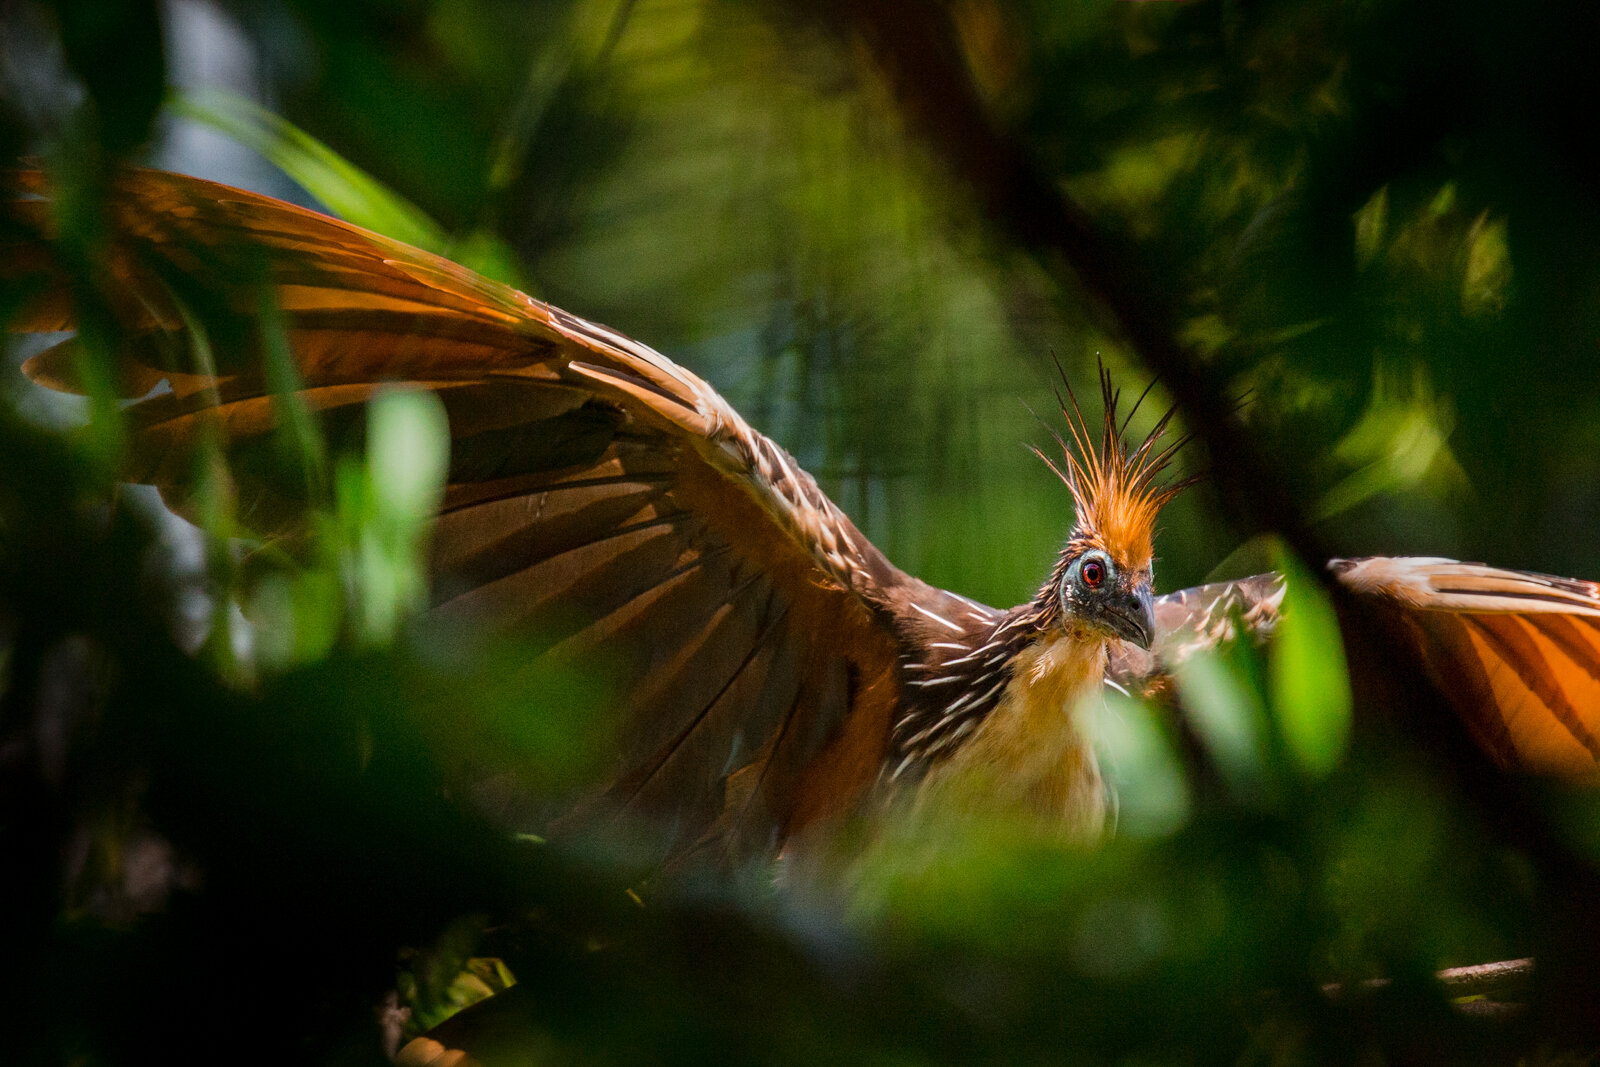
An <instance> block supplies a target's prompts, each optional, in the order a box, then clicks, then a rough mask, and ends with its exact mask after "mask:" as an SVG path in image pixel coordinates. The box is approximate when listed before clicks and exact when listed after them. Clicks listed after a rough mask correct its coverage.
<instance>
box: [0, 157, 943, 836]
mask: <svg viewBox="0 0 1600 1067" xmlns="http://www.w3.org/2000/svg"><path fill="white" fill-rule="evenodd" d="M21 180H22V183H23V185H24V186H25V190H26V192H27V193H28V194H30V198H27V199H19V200H16V201H14V202H13V203H12V204H11V214H12V220H11V221H12V222H13V223H17V224H20V225H21V226H23V227H24V228H25V229H27V230H29V231H31V232H32V234H33V236H32V237H30V238H27V239H25V240H23V241H22V242H21V243H20V245H15V246H12V247H11V248H9V249H8V260H7V263H6V264H4V265H0V271H3V272H4V273H6V274H9V275H12V276H16V275H20V274H30V275H37V278H38V280H39V283H40V284H39V285H38V287H37V289H36V290H35V297H36V298H35V299H34V300H33V301H32V302H31V303H30V304H29V305H28V306H27V307H26V308H24V309H23V311H22V312H21V313H20V315H19V316H18V318H17V319H15V320H14V321H13V322H12V323H11V327H12V328H13V329H21V330H30V331H65V330H71V329H73V328H75V327H76V326H77V325H79V312H78V310H77V309H78V308H79V307H80V306H81V305H79V304H78V303H77V302H75V301H74V300H73V299H71V298H70V297H69V293H68V283H67V280H66V274H65V272H64V271H62V270H61V269H60V268H59V266H58V265H57V263H56V262H55V261H54V260H53V258H52V255H53V253H52V246H51V242H50V237H51V234H50V229H51V227H50V220H49V211H48V204H47V203H46V202H45V200H44V197H45V196H46V195H47V190H45V189H44V188H43V184H42V181H41V179H40V178H39V177H38V176H36V175H33V176H27V175H25V176H23V177H22V179H21ZM106 207H107V211H108V213H109V220H108V221H109V227H108V232H109V235H110V242H111V243H110V247H109V248H108V249H107V252H106V263H107V264H108V266H109V271H108V272H107V284H105V285H103V286H102V287H101V288H100V291H99V293H98V303H97V304H96V305H95V306H97V307H98V308H100V309H102V310H104V309H109V313H110V314H111V315H112V316H113V317H114V318H115V319H116V320H117V325H118V330H117V334H118V336H119V338H120V339H121V343H122V345H123V347H122V349H121V350H120V351H119V352H118V354H117V355H118V360H117V363H118V366H117V369H116V373H117V381H116V383H115V384H116V386H117V387H118V388H119V389H120V391H121V392H122V393H123V394H124V395H126V396H128V397H130V398H131V397H143V398H144V399H142V400H140V401H139V402H138V403H136V404H134V405H133V406H132V407H131V408H130V409H129V411H128V418H129V422H130V425H131V427H132V430H133V433H132V444H131V449H130V451H131V453H132V460H131V469H130V471H129V476H130V480H139V481H148V482H153V483H155V484H157V485H159V486H161V487H162V491H163V494H164V495H165V496H166V498H167V499H168V500H169V502H170V503H172V504H173V505H174V506H175V507H177V508H178V509H180V510H182V509H183V507H184V506H185V503H186V493H187V490H188V485H189V479H190V478H191V472H192V469H193V448H194V446H195V444H196V442H197V441H198V440H199V439H200V438H201V437H202V435H206V434H211V435H218V436H220V437H221V438H222V439H223V441H224V442H225V447H226V449H227V451H228V454H229V456H230V461H231V463H232V464H233V466H234V469H235V473H236V476H237V477H238V478H239V481H240V489H241V503H242V509H243V511H244V513H245V514H246V517H247V520H248V521H251V522H252V523H253V524H254V525H255V527H256V528H257V529H268V528H274V527H278V526H280V525H281V524H282V522H283V520H284V519H285V517H286V516H288V515H290V514H292V513H293V511H294V505H295V503H296V501H295V488H296V487H295V486H293V485H286V484H285V481H284V478H283V477H282V476H281V472H280V473H277V474H274V473H273V469H272V464H271V463H269V462H267V458H268V453H269V452H270V445H271V431H273V429H274V428H275V427H276V425H277V423H278V416H279V413H280V410H281V407H282V405H281V403H280V401H279V398H277V397H275V396H274V390H273V388H272V386H273V385H274V384H275V379H273V377H272V374H271V373H269V371H268V370H267V369H264V368H266V367H267V365H268V362H269V361H265V360H263V358H262V355H261V353H262V351H263V350H265V349H269V348H270V345H271V344H272V338H273V334H272V331H271V330H270V329H265V330H264V329H263V326H262V322H263V315H264V314H266V315H268V316H270V315H271V314H273V312H274V309H277V311H279V312H281V322H282V327H281V330H280V332H279V333H278V334H277V336H278V337H281V338H286V339H287V342H288V348H289V350H290V353H291V354H292V362H293V367H294V370H295V371H296V372H297V375H298V382H297V383H296V385H295V389H296V390H297V391H298V395H299V397H300V399H301V400H302V401H303V402H304V404H305V405H306V406H307V407H308V408H309V409H310V410H311V411H312V412H314V413H315V414H316V416H317V417H318V418H319V419H320V420H321V421H322V423H323V425H324V427H325V429H327V430H328V431H329V432H330V433H336V432H339V429H340V427H341V426H343V425H344V424H345V423H351V424H356V423H358V421H359V419H360V417H361V412H362V410H363V405H364V402H365V401H366V400H367V399H368V398H369V397H371V396H372V394H373V393H374V391H375V390H376V389H378V388H380V387H381V386H382V385H383V384H386V383H399V384H401V385H402V386H405V385H409V386H412V387H418V388H425V389H428V390H431V391H433V392H434V393H435V394H436V395H437V396H438V397H439V398H440V400H441V401H442V402H443V404H444V407H445V409H446V410H447V412H448V415H449V419H450V430H451V436H452V455H451V463H450V474H449V483H448V488H447V495H446V498H445V502H444V506H443V513H442V515H441V516H440V519H439V522H438V525H437V529H436V531H435V536H434V540H433V565H434V574H435V597H436V600H437V606H436V610H437V611H438V612H440V613H442V614H443V615H445V616H449V617H459V618H461V619H463V620H472V621H474V622H477V623H482V624H488V625H491V626H498V627H520V628H521V630H522V632H526V633H528V634H532V635H538V639H539V641H540V642H541V644H540V646H539V647H540V650H541V654H548V655H552V656H562V657H569V656H580V655H581V654H582V653H583V652H584V651H585V650H588V649H592V648H594V647H596V646H599V645H601V644H604V646H605V648H606V651H607V654H608V656H609V657H612V659H610V660H608V662H614V663H616V667H615V671H616V677H615V679H614V681H615V682H616V683H617V684H616V689H617V690H618V691H619V692H621V693H622V694H623V699H622V703H623V708H622V714H623V716H624V718H623V720H622V722H621V725H620V728H619V729H618V730H617V731H616V736H617V737H618V738H619V740H620V744H619V747H618V753H617V760H616V763H615V765H614V767H613V768H612V774H611V777H610V779H609V781H608V782H607V784H606V786H605V788H604V789H603V790H602V791H601V793H600V797H601V800H600V802H599V804H598V805H597V807H598V808H600V809H603V810H607V811H639V812H647V813H648V812H655V813H664V812H670V813H671V815H672V817H673V819H674V825H675V826H676V837H675V845H676V847H677V848H678V849H680V850H682V849H685V848H689V847H693V846H695V845H696V844H698V843H701V842H710V841H716V842H720V843H722V844H725V845H728V846H730V847H731V848H732V849H734V850H737V851H742V850H744V849H747V848H766V847H770V845H771V844H772V843H773V841H774V840H775V839H779V838H781V836H782V835H783V834H785V833H786V832H788V831H790V830H792V829H793V828H794V827H795V826H796V825H797V824H798V823H799V822H802V821H805V820H806V819H809V818H811V817H813V816H816V815H819V814H823V813H824V812H825V811H826V809H828V808H829V807H830V806H839V807H843V806H845V805H847V804H848V803H849V802H850V801H851V800H852V799H853V798H854V797H855V796H856V795H857V794H858V793H859V792H860V790H861V789H863V788H865V787H866V786H867V785H869V784H870V783H871V782H872V780H873V777H874V775H875V774H876V771H877V767H878V764H879V763H880V762H881V760H882V758H883V751H884V746H885V745H886V744H887V741H888V737H889V730H890V716H891V713H892V707H893V694H894V692H895V679H894V671H895V657H896V645H895V641H894V637H893V634H892V632H891V630H890V628H889V624H888V623H887V622H886V621H885V619H884V616H883V614H882V611H881V606H882V604H883V602H884V600H885V598H886V597H887V596H888V595H889V592H890V590H891V589H897V588H901V587H902V586H905V585H907V583H909V585H910V586H918V585H920V583H914V582H911V580H910V579H908V578H906V577H905V576H904V575H902V574H901V573H900V572H899V571H897V570H895V568H894V567H892V566H891V565H890V564H889V563H888V561H887V560H886V559H885V558H884V557H883V556H882V555H881V554H880V553H879V552H878V551H877V550H876V549H875V548H874V547H873V546H872V545H871V544H869V543H868V542H867V541H866V540H865V539H864V538H863V537H862V536H861V534H860V533H859V532H858V531H857V530H856V529H855V527H854V526H853V525H852V524H851V523H850V521H849V520H848V519H847V518H846V517H845V516H844V515H843V514H842V513H840V512H839V510H838V509H837V508H836V507H835V506H834V505H833V504H832V502H831V501H829V500H828V499H827V497H826V496H824V495H823V494H822V492H821V491H820V490H819V489H818V487H817V485H816V483H815V481H813V479H812V478H811V477H810V476H809V475H808V474H806V473H805V472H804V471H802V470H800V469H799V468H798V467H797V466H796V464H795V463H794V461H793V460H792V459H791V458H790V457H789V456H788V455H787V454H786V453H784V451H783V450H782V449H780V448H779V447H777V446H776V445H775V444H773V443H772V442H771V441H769V440H768V439H766V438H765V437H763V436H761V435H760V434H758V433H756V432H755V431H754V430H752V429H751V428H750V427H749V426H748V425H747V424H746V423H745V422H744V421H743V419H741V418H740V417H739V415H738V414H737V413H736V412H734V411H733V410H732V409H731V408H730V407H729V406H728V405H727V403H726V402H724V401H723V400H722V398H721V397H719V396H718V395H717V394H716V393H715V392H714V391H713V390H712V389H711V388H710V386H708V385H707V384H706V383H705V382H703V381H701V380H700V379H699V378H697V377H695V376H694V375H693V374H690V373H689V372H687V371H685V370H684V369H682V368H681V367H678V366H676V365H675V364H673V363H672V362H671V361H670V360H668V359H666V358H665V357H663V356H661V355H659V354H658V353H656V352H654V351H652V350H651V349H649V348H646V347H645V346H643V345H640V344H638V343H636V342H634V341H631V340H629V339H627V338H625V337H622V336H620V335H618V334H616V333H614V332H612V331H610V330H608V329H606V328H604V327H601V326H597V325H594V324H592V323H588V322H585V321H583V320H582V319H579V318H576V317H574V316H571V315H568V314H566V313H565V312H562V311H560V310H559V309H557V308H553V307H550V306H549V305H546V304H543V303H541V302H539V301H537V300H534V299H532V298H530V297H528V296H526V295H524V294H522V293H520V292H517V291H516V290H513V289H511V288H509V287H507V286H504V285H500V284H498V283H495V282H492V281H489V280H487V279H484V278H482V277H480V276H478V275H476V274H474V273H472V272H470V271H468V270H466V269H464V268H462V267H460V266H457V265H456V264H453V263H451V262H449V261H447V260H445V259H442V258H440V257H437V256H434V255H431V254H428V253H425V252H422V251H419V250H417V249H415V248H411V247H409V246H406V245H402V244H400V243H398V242H395V241H391V240H388V239H386V238H383V237H381V236H379V235H376V234H373V233H369V232H367V231H364V230H361V229H359V228H357V227H354V226H350V225H346V224H344V223H341V222H338V221H336V220H334V219H331V218H328V217H326V216H323V215H319V214H317V213H315V212H311V211H306V210H303V209H300V208H296V207H294V206H291V205H288V204H284V203H282V202H279V201H276V200H272V199H269V198H266V197H261V196H256V195H254V194H251V193H247V192H243V191H240V190H237V189H232V188H229V187H226V186H222V185H216V184H213V183H210V182H205V181H200V180H197V179H194V178H188V177H183V176H179V175H172V174H165V173H159V172H152V171H134V172H129V173H127V174H126V175H124V176H122V177H121V178H119V179H118V181H117V182H116V184H115V187H114V191H113V193H112V195H111V197H110V200H109V202H108V204H107V206H106ZM197 323H199V324H203V326H204V331H205V334H206V336H205V344H203V345H196V344H195V343H194V341H195V338H194V337H193V336H192V334H193V332H194V331H193V329H192V328H193V327H194V325H195V324H197ZM72 344H73V342H72V341H71V340H69V341H67V342H64V343H63V344H61V345H58V346H56V347H55V348H53V349H49V350H47V351H46V352H44V353H43V354H41V355H40V356H37V357H35V358H34V359H33V360H32V361H30V363H29V365H28V368H27V369H28V372H29V373H30V374H31V375H32V376H33V377H34V378H35V379H36V380H37V381H40V382H42V383H44V384H47V385H50V386H53V387H55V388H63V389H77V388H78V383H77V379H76V374H75V367H76V361H75V360H74V359H73V353H72V350H71V346H72ZM207 358H209V360H210V361H211V363H210V364H209V365H203V364H204V361H205V359H207ZM280 377H281V376H280ZM162 382H166V383H170V389H169V390H160V389H157V387H158V386H159V385H160V384H161V383H162ZM276 384H277V387H278V388H279V389H281V388H282V387H283V386H282V384H281V381H276ZM152 390H156V391H155V392H152ZM147 394H148V395H147ZM252 475H254V476H253V477H252ZM302 488H303V487H302ZM246 494H248V497H247V498H246ZM808 798H809V799H808Z"/></svg>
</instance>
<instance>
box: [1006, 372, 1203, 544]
mask: <svg viewBox="0 0 1600 1067" xmlns="http://www.w3.org/2000/svg"><path fill="white" fill-rule="evenodd" d="M1063 384H1065V376H1063ZM1154 384H1155V383H1154V382H1152V383H1151V385H1154ZM1066 389H1067V399H1066V400H1061V397H1060V394H1059V393H1058V394H1057V396H1056V399H1057V400H1058V401H1060V402H1061V413H1062V415H1064V416H1065V417H1066V420H1067V428H1068V429H1069V430H1070V431H1071V434H1072V442H1071V444H1069V443H1068V442H1067V441H1066V440H1065V439H1064V438H1063V437H1062V436H1061V435H1060V434H1059V433H1056V432H1055V431H1054V430H1052V431H1051V433H1053V434H1054V435H1055V439H1056V443H1057V444H1059V445H1060V446H1061V452H1062V455H1063V456H1064V457H1065V463H1064V464H1063V465H1061V466H1057V465H1056V463H1055V462H1054V461H1053V460H1051V458H1050V457H1049V456H1046V455H1045V454H1044V453H1043V452H1040V451H1039V450H1038V449H1037V448H1035V449H1034V450H1033V451H1034V453H1035V454H1036V455H1038V457H1039V458H1040V459H1042V460H1044V461H1045V463H1046V464H1048V465H1049V467H1050V469H1051V470H1053V471H1055V473H1056V476H1057V477H1059V478H1060V479H1061V480H1062V481H1063V482H1065V483H1066V484H1067V488H1068V489H1069V490H1071V492H1072V500H1073V504H1074V505H1075V506H1076V509H1077V513H1078V520H1077V523H1076V524H1075V526H1074V527H1073V530H1072V538H1071V542H1070V546H1069V547H1071V546H1076V547H1079V548H1088V547H1095V548H1099V549H1102V550H1103V551H1105V552H1106V553H1107V554H1109V555H1110V556H1111V558H1112V560H1113V561H1114V562H1115V563H1116V565H1117V566H1118V567H1119V568H1122V569H1124V570H1126V569H1133V570H1143V569H1144V568H1146V567H1148V566H1150V561H1151V558H1152V557H1153V555H1154V551H1155V549H1154V538H1155V526H1156V516H1157V515H1158V514H1159V513H1160V511H1161V508H1162V507H1163V506H1164V505H1165V504H1166V503H1167V502H1168V501H1170V500H1171V499H1172V498H1173V497H1175V496H1177V495H1178V494H1179V493H1180V492H1182V491H1183V490H1184V489H1185V488H1187V487H1188V486H1190V485H1192V484H1194V482H1195V480H1196V477H1197V476H1193V475H1191V476H1190V477H1187V478H1181V479H1179V480H1178V481H1175V482H1171V483H1168V484H1162V483H1160V482H1158V481H1157V480H1156V479H1157V478H1158V477H1159V476H1160V475H1161V472H1162V471H1163V470H1165V469H1166V467H1167V465H1168V464H1170V463H1171V462H1172V457H1173V456H1174V455H1176V454H1177V452H1178V449H1180V448H1182V447H1183V445H1184V443H1185V442H1187V441H1188V440H1189V435H1187V434H1185V435H1184V436H1182V437H1180V438H1178V439H1177V440H1175V441H1172V442H1169V443H1168V444H1167V445H1166V446H1165V447H1164V448H1161V449H1159V450H1158V449H1157V448H1156V445H1157V443H1158V442H1159V441H1160V440H1161V438H1162V437H1163V436H1165V434H1166V432H1167V425H1168V423H1170V422H1171V421H1172V416H1173V413H1174V412H1175V410H1176V409H1168V411H1167V413H1166V414H1165V415H1162V416H1161V418H1160V419H1158V420H1157V421H1156V424H1155V426H1154V427H1152V428H1151V430H1150V433H1149V434H1148V435H1147V436H1146V437H1145V439H1144V440H1143V441H1141V442H1139V444H1138V445H1137V446H1136V447H1133V448H1129V447H1128V444H1127V442H1126V441H1125V440H1124V437H1123V435H1124V433H1125V432H1126V431H1127V429H1128V423H1129V422H1131V421H1132V420H1133V416H1134V414H1135V413H1137V412H1138V410H1139V405H1140V404H1141V403H1143V402H1144V398H1145V397H1146V396H1148V395H1149V393H1150V387H1149V386H1146V387H1145V391H1144V392H1143V393H1141V394H1139V399H1138V400H1135V401H1134V403H1133V407H1132V408H1130V409H1129V411H1128V415H1127V418H1125V419H1123V420H1122V422H1121V424H1120V425H1119V424H1118V421H1117V404H1118V401H1119V400H1120V399H1121V397H1122V392H1121V390H1118V389H1114V388H1113V387H1112V385H1111V373H1110V372H1109V371H1107V370H1106V368H1105V366H1104V364H1102V365H1101V367H1100V397H1101V401H1102V402H1103V404H1104V405H1105V427H1104V429H1103V430H1102V431H1101V433H1100V435H1099V436H1100V441H1099V444H1098V445H1096V443H1095V439H1094V438H1095V435H1094V434H1093V433H1092V432H1091V431H1090V429H1089V424H1088V422H1087V421H1086V420H1085V419H1084V417H1083V411H1082V410H1081V409H1080V408H1079V407H1078V398H1077V397H1076V396H1074V395H1073V392H1072V387H1071V386H1070V385H1067V387H1066Z"/></svg>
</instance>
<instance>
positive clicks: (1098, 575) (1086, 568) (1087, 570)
mask: <svg viewBox="0 0 1600 1067" xmlns="http://www.w3.org/2000/svg"><path fill="white" fill-rule="evenodd" d="M1078 573H1079V574H1081V575H1082V576H1083V584H1084V585H1086V586H1088V587H1089V588H1090V589H1099V588H1100V583H1101V582H1103V581H1105V580H1106V568H1105V564H1103V563H1101V562H1100V561H1099V560H1097V559H1091V560H1087V561H1085V563H1084V565H1083V570H1081V571H1079V572H1078Z"/></svg>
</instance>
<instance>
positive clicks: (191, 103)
mask: <svg viewBox="0 0 1600 1067" xmlns="http://www.w3.org/2000/svg"><path fill="white" fill-rule="evenodd" d="M168 107H169V108H170V109H171V110H172V111H173V112H174V113H175V114H178V115H181V116H183V117H184V118H188V119H193V120H194V121H196V122H199V123H202V124H204V125H206V126H210V127H212V128H213V129H216V130H219V131H221V132H222V133H225V134H227V135H228V136H229V137H232V138H233V139H234V140H236V141H238V142H239V143H241V144H244V145H247V146H249V147H250V148H253V149H255V150H256V151H257V152H260V153H261V154H262V155H263V156H265V157H267V159H268V160H270V161H271V162H272V163H273V164H274V165H275V166H277V167H279V168H281V169H282V170H283V172H284V173H285V174H287V175H289V177H291V178H293V179H294V180H295V181H297V182H299V183H300V184H301V185H302V186H304V187H305V189H306V191H307V192H309V193H310V194H311V195H312V196H314V197H316V198H317V199H318V200H320V201H322V203H323V204H325V205H327V207H328V210H330V211H332V212H333V213H334V214H335V215H338V216H339V217H340V218H342V219H344V220H345V221H347V222H353V223H355V224H356V225H357V226H365V227H366V228H367V229H369V230H374V231H376V232H378V233H381V234H383V235H385V236H387V237H392V238H394V239H395V240H397V241H404V242H405V243H407V244H411V245H416V246H417V247H418V248H422V249H426V250H427V251H429V252H436V253H439V254H440V255H443V254H445V253H446V252H447V250H448V249H449V246H450V237H449V235H448V234H447V233H446V232H445V230H444V228H443V227H441V226H440V225H439V224H438V223H437V222H434V221H433V219H431V218H429V217H428V215H427V213H425V212H424V211H423V210H422V209H421V208H419V207H417V206H416V205H415V204H413V203H411V202H410V201H409V200H406V199H405V198H404V197H402V196H401V195H400V194H398V193H396V192H394V191H393V190H392V189H390V188H388V187H387V186H386V185H384V184H383V183H382V182H380V181H378V180H377V179H376V178H374V177H372V176H371V175H370V174H367V173H366V172H365V171H363V170H362V169H361V168H359V167H357V166H356V165H355V164H353V163H351V162H350V161H349V160H347V159H345V158H344V157H343V156H341V155H339V154H338V153H337V152H335V151H334V150H333V149H331V148H329V147H328V146H327V145H325V144H323V143H322V142H321V141H319V140H317V139H316V138H315V137H312V136H311V135H310V134H308V133H306V132H305V131H304V130H302V129H300V128H299V127H297V126H295V125H294V124H292V123H290V122H289V121H288V120H286V119H283V118H280V117H279V116H277V115H274V114H273V113H272V112H270V111H267V110H265V109H264V108H261V107H258V106H257V105H255V104H253V103H251V102H250V101H249V100H246V99H244V98H243V97H240V96H235V95H234V94H232V93H227V92H222V91H220V90H215V89H202V90H194V91H191V92H184V93H178V94H176V95H174V96H173V98H172V99H171V101H170V102H169V104H168Z"/></svg>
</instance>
